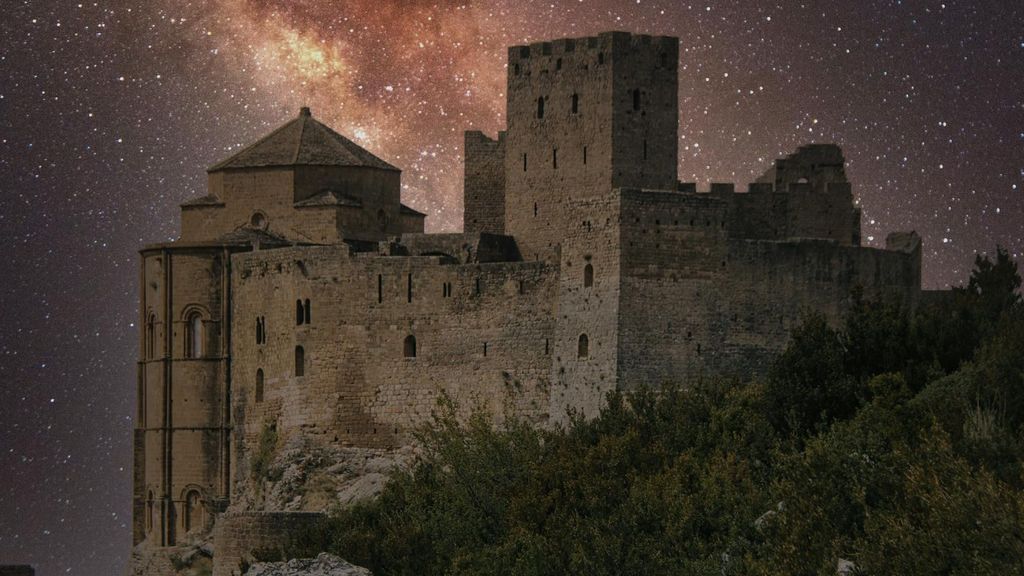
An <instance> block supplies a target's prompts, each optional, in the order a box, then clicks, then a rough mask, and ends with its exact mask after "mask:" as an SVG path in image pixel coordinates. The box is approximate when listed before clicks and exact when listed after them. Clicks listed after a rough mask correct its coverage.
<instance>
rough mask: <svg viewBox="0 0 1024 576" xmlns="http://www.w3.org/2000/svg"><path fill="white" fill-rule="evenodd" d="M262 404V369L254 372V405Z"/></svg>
mask: <svg viewBox="0 0 1024 576" xmlns="http://www.w3.org/2000/svg"><path fill="white" fill-rule="evenodd" d="M260 402H263V368H260V369H258V370H256V403H257V404H259V403H260Z"/></svg>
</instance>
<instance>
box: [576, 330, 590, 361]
mask: <svg viewBox="0 0 1024 576" xmlns="http://www.w3.org/2000/svg"><path fill="white" fill-rule="evenodd" d="M589 356H590V339H589V338H587V335H586V334H580V341H579V345H578V346H577V348H576V357H577V358H587V357H589Z"/></svg>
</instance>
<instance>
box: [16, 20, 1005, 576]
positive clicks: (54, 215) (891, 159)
mask: <svg viewBox="0 0 1024 576" xmlns="http://www.w3.org/2000/svg"><path fill="white" fill-rule="evenodd" d="M2 9H3V18H2V19H0V71H2V74H0V233H2V236H0V237H2V238H3V240H4V242H5V245H6V247H7V249H6V251H5V253H4V257H3V258H2V259H0V318H2V329H0V376H2V378H0V382H2V383H0V392H2V400H0V563H3V562H16V561H20V562H33V563H36V564H37V565H38V566H39V567H40V568H41V569H42V570H43V571H44V573H49V574H56V573H61V574H64V573H69V574H89V575H92V574H95V575H104V574H119V573H120V572H121V569H122V566H123V565H124V562H125V561H126V558H127V554H128V548H129V545H130V530H129V526H130V507H129V499H130V492H131V482H130V470H131V454H130V436H131V415H132V413H133V397H132V395H133V393H134V381H135V366H134V361H135V360H134V359H135V356H136V348H137V330H136V325H137V323H138V313H137V296H136V294H137V281H138V262H137V257H136V254H135V250H136V249H137V248H138V247H139V246H140V245H141V244H143V243H147V242H158V241H164V240H168V239H172V238H174V237H175V236H176V235H177V229H178V220H177V217H178V215H177V212H178V209H177V205H178V204H179V203H180V202H182V201H183V200H185V199H187V198H189V197H192V196H196V195H200V194H202V193H203V192H204V187H205V173H204V169H205V168H206V167H207V166H209V165H211V164H213V163H214V162H215V161H217V160H219V159H222V158H224V157H226V156H227V155H229V154H230V153H231V152H232V151H234V150H237V149H238V148H239V147H240V146H242V145H244V144H247V143H249V142H251V141H252V140H254V139H255V138H257V137H259V136H261V135H262V134H264V133H265V132H267V131H268V130H270V129H271V128H273V127H274V126H276V125H278V124H280V123H283V122H285V121H287V120H288V119H289V118H290V117H292V116H294V115H295V114H296V113H297V111H298V109H299V107H300V106H303V105H308V106H310V107H312V109H313V114H314V115H315V116H316V117H318V118H319V119H320V120H322V121H323V122H325V123H327V124H328V125H331V126H333V127H335V128H336V129H338V130H339V131H341V132H343V133H345V134H347V135H349V136H351V137H353V138H354V139H356V140H357V141H358V142H360V143H361V144H362V145H364V146H365V147H367V148H368V149H370V150H371V151H373V152H375V153H376V154H378V155H379V156H381V157H383V158H384V159H386V160H387V161H389V162H391V163H392V164H395V165H397V166H399V167H401V168H402V169H403V170H404V172H403V186H404V188H403V194H404V199H405V201H406V202H407V203H408V204H411V205H412V206H414V207H416V208H418V209H420V210H422V211H425V212H427V213H428V215H429V217H428V221H427V222H428V224H427V226H428V229H429V230H431V231H439V230H454V229H458V227H459V225H460V220H461V210H462V207H461V163H462V159H461V143H462V132H463V131H464V130H466V129H479V130H484V131H485V132H488V133H490V134H492V135H493V134H494V133H495V132H497V131H498V130H500V129H501V128H502V127H503V124H504V100H505V95H504V88H505V69H504V65H505V57H506V47H507V46H508V45H512V44H520V43H525V42H532V41H537V40H543V39H549V38H555V37H562V36H585V35H591V34H595V33H598V32H601V31H605V30H612V29H620V30H629V31H637V32H646V33H652V34H669V35H674V36H679V37H680V39H681V40H680V70H679V73H680V93H679V104H680V121H681V126H680V133H679V137H680V147H679V150H680V159H679V175H680V179H682V180H684V181H697V182H699V183H701V184H702V185H706V184H707V183H708V182H711V181H716V182H737V184H738V187H739V188H741V189H742V188H744V187H745V184H746V183H747V182H749V181H751V180H752V179H754V178H755V177H756V176H757V175H758V174H760V173H761V172H762V171H763V169H764V167H765V166H766V165H767V164H769V163H770V162H771V160H772V159H774V158H776V157H778V156H781V155H784V154H786V153H788V152H790V151H792V150H793V149H795V148H796V147H797V146H798V145H800V144H803V143H806V142H812V141H815V142H836V143H838V144H840V145H841V146H843V148H844V150H845V152H846V156H847V159H848V174H849V176H850V178H851V180H852V181H853V183H854V194H855V196H856V197H857V199H858V201H859V202H860V205H861V206H862V208H863V211H864V227H863V228H864V235H865V238H866V241H867V242H868V243H871V244H873V245H879V244H880V243H881V241H882V240H883V239H884V237H885V234H886V233H888V232H889V231H891V230H899V229H913V230H916V231H918V232H919V233H920V234H921V235H922V237H923V239H924V244H925V250H924V260H925V262H924V269H925V282H926V284H927V285H928V286H929V287H941V286H945V285H948V284H950V283H954V282H957V283H958V282H960V281H962V280H963V279H964V277H965V275H966V274H967V272H968V271H969V269H970V266H971V262H972V260H973V258H974V254H975V253H976V252H978V251H991V250H992V249H993V248H994V246H995V244H996V243H997V242H998V243H1001V244H1003V245H1004V246H1006V247H1008V248H1009V249H1010V252H1011V253H1012V254H1015V255H1019V254H1020V253H1021V252H1022V251H1024V231H1022V228H1024V202H1022V198H1024V196H1022V195H1024V184H1022V180H1024V105H1022V100H1024V26H1022V25H1021V22H1022V21H1024V8H1022V6H1021V3H1020V2H1019V1H1011V0H1006V1H1004V2H998V1H995V0H990V1H988V2H984V3H978V2H953V1H947V2H941V1H910V0H905V1H902V2H899V1H894V2H882V1H864V2H810V1H806V2H793V1H788V0H777V1H775V2H770V3H769V2H754V1H750V2H729V3H722V2H711V1H707V2H697V3H692V2H684V1H679V0H674V1H664V2H657V1H650V0H630V1H628V2H612V1H594V0H570V1H561V0H548V1H546V2H533V1H526V0H518V1H513V0H491V1H488V2H462V3H457V2H446V1H437V2H428V1H425V0H407V1H403V2H387V1H385V0H374V1H371V0H351V1H346V2H329V1H324V0H321V1H317V0H300V1H293V2H272V1H270V0H216V1H210V2H184V1H177V2H172V1H170V0H149V1H146V2H125V1H115V2H82V3H75V2H58V1H51V2H29V1H16V0H7V1H5V2H4V3H3V5H2Z"/></svg>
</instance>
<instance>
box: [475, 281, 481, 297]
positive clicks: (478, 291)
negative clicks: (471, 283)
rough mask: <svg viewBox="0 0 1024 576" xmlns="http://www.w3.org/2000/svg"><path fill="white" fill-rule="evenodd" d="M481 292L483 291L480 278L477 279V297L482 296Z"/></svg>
mask: <svg viewBox="0 0 1024 576" xmlns="http://www.w3.org/2000/svg"><path fill="white" fill-rule="evenodd" d="M480 291H481V290H480V279H479V278H477V279H476V295H477V296H479V295H480Z"/></svg>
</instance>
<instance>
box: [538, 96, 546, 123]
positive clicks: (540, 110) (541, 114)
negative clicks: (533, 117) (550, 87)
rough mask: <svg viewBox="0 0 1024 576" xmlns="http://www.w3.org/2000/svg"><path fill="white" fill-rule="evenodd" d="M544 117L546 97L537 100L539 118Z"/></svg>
mask: <svg viewBox="0 0 1024 576" xmlns="http://www.w3.org/2000/svg"><path fill="white" fill-rule="evenodd" d="M543 117H544V97H543V96H541V97H539V98H537V118H543Z"/></svg>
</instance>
